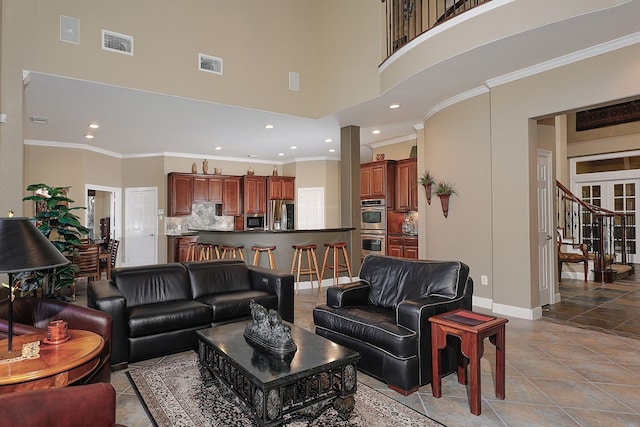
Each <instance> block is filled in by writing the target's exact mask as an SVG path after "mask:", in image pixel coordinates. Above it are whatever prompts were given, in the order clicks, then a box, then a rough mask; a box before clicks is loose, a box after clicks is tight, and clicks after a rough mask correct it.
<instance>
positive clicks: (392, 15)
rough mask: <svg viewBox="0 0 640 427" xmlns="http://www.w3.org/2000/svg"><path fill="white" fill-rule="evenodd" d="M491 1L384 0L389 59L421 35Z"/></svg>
mask: <svg viewBox="0 0 640 427" xmlns="http://www.w3.org/2000/svg"><path fill="white" fill-rule="evenodd" d="M489 1H491V0H382V2H383V3H385V4H386V25H387V27H386V33H387V57H389V56H391V55H392V54H393V53H394V52H395V51H397V50H398V49H400V48H401V47H402V46H404V45H405V44H407V43H409V42H410V41H411V40H413V39H414V38H416V37H418V36H419V35H420V34H422V33H424V32H425V31H428V30H429V29H431V28H433V27H435V26H436V25H438V24H441V23H443V22H445V21H447V20H448V19H451V18H454V17H456V16H458V15H460V14H461V13H464V12H466V11H468V10H471V9H473V8H474V7H476V6H478V5H480V4H483V3H487V2H489Z"/></svg>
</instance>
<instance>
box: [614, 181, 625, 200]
mask: <svg viewBox="0 0 640 427" xmlns="http://www.w3.org/2000/svg"><path fill="white" fill-rule="evenodd" d="M623 188H624V187H623V186H622V184H615V185H614V186H613V196H614V197H622V196H624V192H623V191H622V189H623Z"/></svg>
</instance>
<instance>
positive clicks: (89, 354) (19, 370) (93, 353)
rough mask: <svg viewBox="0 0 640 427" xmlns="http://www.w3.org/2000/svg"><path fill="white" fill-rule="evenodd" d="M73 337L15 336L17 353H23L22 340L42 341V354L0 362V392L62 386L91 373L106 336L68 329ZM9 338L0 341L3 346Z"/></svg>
mask: <svg viewBox="0 0 640 427" xmlns="http://www.w3.org/2000/svg"><path fill="white" fill-rule="evenodd" d="M68 333H69V335H70V336H71V338H70V339H69V340H68V341H66V342H63V343H61V344H45V343H43V342H42V340H43V339H44V338H45V337H46V334H45V333H44V332H43V333H38V334H28V335H18V336H14V337H13V348H14V351H13V352H12V353H11V354H13V353H15V356H20V355H21V353H22V344H25V343H30V342H33V341H40V357H38V358H37V359H24V360H17V361H13V362H6V363H0V393H11V392H15V391H24V390H36V389H46V388H60V387H65V386H67V385H69V384H73V383H75V382H77V381H80V380H81V379H83V378H85V377H86V376H88V375H89V374H91V373H92V372H93V371H94V369H95V368H96V367H97V366H98V363H99V362H100V352H101V351H102V348H103V347H104V339H103V338H102V337H101V336H100V335H98V334H95V333H93V332H90V331H83V330H79V329H69V330H68ZM6 348H7V340H6V339H5V340H1V341H0V349H2V350H3V351H4V350H6Z"/></svg>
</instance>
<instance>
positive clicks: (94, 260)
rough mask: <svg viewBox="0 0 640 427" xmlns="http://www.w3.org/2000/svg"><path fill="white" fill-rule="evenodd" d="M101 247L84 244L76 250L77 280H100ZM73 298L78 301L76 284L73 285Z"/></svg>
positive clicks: (74, 257)
mask: <svg viewBox="0 0 640 427" xmlns="http://www.w3.org/2000/svg"><path fill="white" fill-rule="evenodd" d="M99 256H100V247H99V245H97V244H91V243H89V244H82V245H78V246H76V247H75V248H74V251H73V263H74V264H75V265H76V266H78V271H77V272H76V273H75V278H76V279H77V278H80V277H86V278H87V280H88V281H92V280H100V261H99ZM71 298H72V299H73V300H74V301H75V299H76V286H75V283H74V284H72V285H71Z"/></svg>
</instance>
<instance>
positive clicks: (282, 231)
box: [189, 227, 355, 234]
mask: <svg viewBox="0 0 640 427" xmlns="http://www.w3.org/2000/svg"><path fill="white" fill-rule="evenodd" d="M189 230H191V231H195V232H198V233H201V232H206V233H273V234H287V233H331V232H336V231H352V230H355V227H342V228H320V229H312V230H207V229H189Z"/></svg>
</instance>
